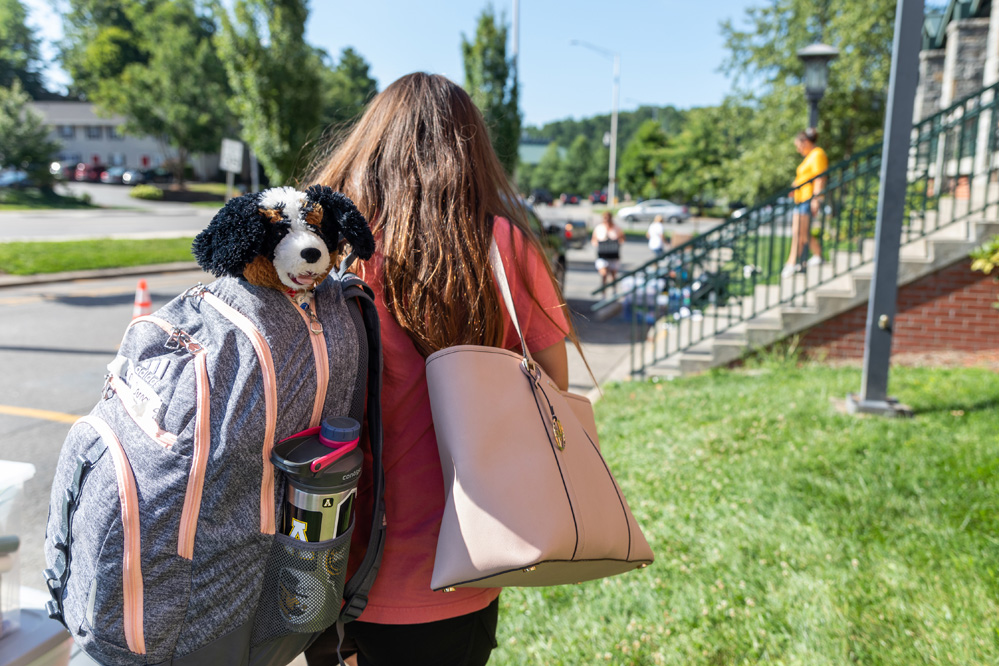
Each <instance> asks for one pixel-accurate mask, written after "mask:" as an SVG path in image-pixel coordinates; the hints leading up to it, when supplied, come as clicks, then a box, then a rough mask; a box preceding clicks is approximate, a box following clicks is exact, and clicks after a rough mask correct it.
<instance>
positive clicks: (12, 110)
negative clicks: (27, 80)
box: [0, 79, 59, 186]
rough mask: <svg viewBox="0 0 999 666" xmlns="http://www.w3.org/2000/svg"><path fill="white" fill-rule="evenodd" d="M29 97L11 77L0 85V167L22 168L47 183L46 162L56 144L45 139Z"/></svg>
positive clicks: (49, 179)
mask: <svg viewBox="0 0 999 666" xmlns="http://www.w3.org/2000/svg"><path fill="white" fill-rule="evenodd" d="M30 101H31V97H30V96H29V95H28V93H26V92H25V91H24V90H23V89H22V88H21V82H20V81H18V80H16V79H15V80H14V83H13V85H12V86H10V87H0V168H7V167H14V168H17V169H24V170H25V171H27V172H28V173H30V174H31V175H32V178H33V179H34V180H35V181H36V182H38V183H40V184H41V185H43V186H46V185H49V184H51V182H52V181H51V176H50V174H49V168H48V166H49V163H50V162H51V160H52V155H53V154H54V153H55V152H56V151H57V150H59V145H58V144H57V143H55V142H54V141H52V140H51V139H49V130H48V128H47V127H45V125H44V121H43V119H42V117H41V116H39V115H38V114H37V113H35V112H34V111H32V110H31V108H30V107H29V106H28V103H29V102H30Z"/></svg>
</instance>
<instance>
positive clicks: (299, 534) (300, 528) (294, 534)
mask: <svg viewBox="0 0 999 666" xmlns="http://www.w3.org/2000/svg"><path fill="white" fill-rule="evenodd" d="M306 527H308V525H307V524H306V523H305V521H304V520H296V519H295V518H292V519H291V532H289V533H288V536H290V537H291V538H292V539H297V540H298V541H308V540H309V537H307V536H305V528H306Z"/></svg>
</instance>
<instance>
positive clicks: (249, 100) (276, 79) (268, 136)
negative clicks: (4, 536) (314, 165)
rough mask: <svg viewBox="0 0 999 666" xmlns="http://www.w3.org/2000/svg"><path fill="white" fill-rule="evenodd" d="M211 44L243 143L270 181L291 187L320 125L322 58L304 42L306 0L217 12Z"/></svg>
mask: <svg viewBox="0 0 999 666" xmlns="http://www.w3.org/2000/svg"><path fill="white" fill-rule="evenodd" d="M217 11H218V16H219V19H220V22H221V26H222V29H221V30H220V31H219V33H218V35H217V38H216V44H217V46H218V50H219V55H220V56H221V58H222V62H223V64H224V65H225V70H226V73H227V75H228V79H229V85H230V87H231V88H232V91H233V94H232V97H231V98H230V108H231V109H232V111H233V113H234V114H235V115H236V117H237V118H238V120H239V122H240V124H241V125H242V138H243V140H244V141H246V142H247V143H248V144H249V145H250V147H251V148H252V149H253V151H254V152H255V153H256V155H257V158H258V159H259V160H260V163H261V165H262V166H263V167H264V171H266V173H267V177H268V179H269V180H270V181H271V183H273V184H284V183H289V182H292V181H293V180H294V178H295V176H296V175H297V174H298V173H299V171H300V170H302V169H303V168H304V167H305V166H306V164H307V155H306V154H305V152H304V148H305V146H306V145H307V144H308V143H309V141H310V139H313V138H316V137H317V135H318V133H319V131H320V129H321V127H322V122H323V117H322V109H323V97H324V92H323V82H324V74H323V69H324V65H323V63H322V54H321V53H320V52H318V51H316V50H315V49H313V48H311V47H310V46H309V45H308V44H306V43H305V41H304V38H303V35H304V32H305V20H306V18H307V17H308V13H309V12H308V8H307V3H306V2H305V0H236V1H235V2H234V3H233V10H232V14H231V15H230V13H229V11H228V10H226V9H224V8H222V7H221V6H219V7H218V10H217Z"/></svg>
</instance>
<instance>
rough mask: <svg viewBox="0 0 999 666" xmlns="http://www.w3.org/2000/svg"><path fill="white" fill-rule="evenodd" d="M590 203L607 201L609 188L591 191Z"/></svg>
mask: <svg viewBox="0 0 999 666" xmlns="http://www.w3.org/2000/svg"><path fill="white" fill-rule="evenodd" d="M590 203H607V190H595V191H593V192H591V193H590Z"/></svg>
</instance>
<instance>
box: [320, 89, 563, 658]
mask: <svg viewBox="0 0 999 666" xmlns="http://www.w3.org/2000/svg"><path fill="white" fill-rule="evenodd" d="M309 181H310V182H313V183H317V184H321V185H328V186H330V187H332V188H333V189H334V190H338V191H341V192H343V193H344V194H345V195H346V196H348V197H350V199H352V200H353V201H354V203H355V204H356V205H357V208H358V209H359V210H360V211H361V213H362V214H363V215H364V216H365V217H366V218H367V219H368V220H370V223H371V230H372V232H373V233H374V235H375V241H376V248H375V253H374V256H373V257H372V258H371V259H370V260H369V261H367V262H365V263H364V265H363V266H362V269H363V270H362V272H361V276H362V277H363V278H364V279H365V280H366V281H367V283H368V285H369V286H370V287H371V289H372V290H373V291H374V294H375V304H376V306H377V308H378V314H379V319H380V326H381V338H382V348H383V359H384V361H383V362H384V373H383V378H384V384H383V387H382V405H383V415H384V416H383V425H384V434H385V436H384V441H385V451H384V461H385V508H386V536H385V552H384V556H383V558H382V563H381V568H380V569H379V572H378V577H377V578H376V580H375V582H374V585H373V586H372V588H371V591H370V593H369V597H368V603H367V606H366V607H365V609H364V613H363V614H362V615H361V617H360V619H359V620H356V621H354V622H350V623H348V624H347V625H346V635H345V639H344V648H345V650H344V652H346V653H347V654H352V655H356V657H354V658H356V660H357V664H358V666H366V665H374V666H382V665H386V666H397V665H399V664H404V665H406V666H459V665H461V666H481V665H482V664H485V663H486V662H487V661H488V660H489V655H490V652H491V651H492V649H493V648H494V647H496V623H497V615H498V608H499V600H498V597H499V594H500V590H499V589H495V588H473V587H464V588H458V589H457V590H455V591H453V592H449V593H445V592H434V591H433V590H431V588H430V579H431V574H432V572H433V568H434V556H435V553H436V549H437V537H438V535H439V533H440V525H441V518H442V516H443V514H444V502H445V494H444V475H443V472H442V470H441V461H440V456H439V454H438V450H437V439H436V435H435V433H434V423H433V417H432V415H431V411H430V396H429V393H428V390H427V377H426V364H425V363H426V359H427V357H428V356H429V355H430V354H432V353H434V352H436V351H438V350H441V349H444V348H446V347H452V346H455V345H488V346H492V347H497V348H502V349H509V350H516V351H518V352H519V351H520V338H519V336H518V334H517V331H516V329H515V328H514V326H513V323H512V320H511V319H510V315H509V313H507V311H506V308H505V307H504V306H503V303H502V300H501V296H500V292H499V289H498V287H497V284H496V282H495V280H494V278H493V272H492V268H491V265H490V263H489V253H490V247H491V245H492V244H493V243H495V244H496V246H497V248H498V249H499V253H500V256H501V257H502V260H503V263H504V265H505V266H506V274H507V277H508V279H509V282H510V289H511V291H512V293H513V300H514V303H515V306H516V310H517V315H518V318H519V320H520V323H521V328H522V330H523V332H524V337H525V339H526V341H527V345H528V348H529V349H530V352H531V354H532V355H533V357H534V360H535V361H537V363H538V364H539V365H540V366H541V367H542V368H543V369H544V370H545V372H546V373H548V375H549V376H550V377H551V379H552V380H553V381H554V382H555V383H556V384H557V385H558V387H559V388H560V389H562V390H565V389H566V388H567V387H568V383H569V376H568V359H567V355H566V348H565V337H566V336H569V337H570V338H572V339H573V340H575V333H574V330H573V328H572V326H571V324H570V323H569V321H568V319H567V316H566V310H565V303H564V300H563V298H562V294H561V292H560V290H559V287H558V284H557V283H556V281H555V279H554V277H553V276H552V270H551V266H549V264H548V260H547V258H546V256H545V253H544V250H543V249H542V247H541V244H540V241H538V240H537V238H536V237H535V236H534V235H533V233H532V232H531V230H530V227H529V226H528V220H527V217H526V212H525V210H524V209H523V208H522V207H521V206H520V205H518V202H519V201H520V199H519V197H518V196H517V194H516V192H515V191H514V190H513V188H512V187H511V185H510V181H509V180H508V179H507V177H506V174H505V173H504V171H503V167H502V166H501V165H500V162H499V159H498V158H497V157H496V153H495V152H493V148H492V146H491V144H490V142H489V131H488V128H487V127H486V123H485V121H484V120H483V118H482V114H481V113H480V112H479V110H478V109H477V108H476V106H475V104H474V103H473V102H472V99H471V98H470V97H469V96H468V93H466V92H465V91H464V90H463V89H462V88H461V87H460V86H458V85H457V84H455V83H454V82H452V81H450V80H449V79H447V78H445V77H443V76H439V75H430V74H423V73H415V74H409V75H406V76H403V77H402V78H400V79H399V80H397V81H395V82H394V83H392V84H391V85H389V86H388V87H387V88H386V89H385V90H384V91H382V92H381V93H380V94H379V95H377V96H376V97H375V98H374V99H373V100H372V101H371V103H370V104H369V105H368V108H367V110H366V111H365V112H364V114H363V115H362V116H361V118H360V120H359V121H358V122H357V124H356V125H355V126H354V128H353V130H352V131H351V132H350V133H349V134H348V135H347V136H346V138H345V139H344V140H343V142H342V143H340V144H339V145H338V146H334V147H333V149H332V152H331V153H330V154H329V155H328V157H325V158H320V159H319V161H318V164H317V165H316V166H315V167H314V170H313V173H312V175H311V176H310V178H309ZM366 478H367V479H368V482H367V485H365V481H364V480H365V479H366ZM370 478H371V477H370V474H369V475H368V476H365V473H364V471H363V470H362V473H361V482H360V483H361V485H360V486H359V489H358V492H359V493H361V494H362V495H363V494H364V493H365V492H368V493H370V492H371V485H370V484H371V481H370ZM357 506H368V505H367V504H366V503H365V502H363V501H358V503H357ZM369 522H370V521H369V519H368V518H365V517H364V516H361V515H360V510H359V512H358V516H357V520H356V522H355V524H356V526H357V527H356V528H355V531H354V544H355V545H359V544H367V540H368V534H362V532H366V530H365V529H364V528H363V527H362V526H365V525H368V524H369ZM363 555H364V549H363V548H351V550H350V560H351V563H350V564H349V565H348V573H350V571H352V570H353V568H354V567H356V563H357V561H358V560H359V559H360V558H361V557H363ZM336 648H337V632H336V630H335V628H332V629H331V630H329V631H327V632H326V633H325V634H323V636H321V637H320V638H319V640H317V641H316V643H315V644H314V645H313V646H312V647H310V648H309V649H308V650H307V651H306V658H307V660H308V662H309V664H310V665H311V666H314V665H317V664H321V665H323V666H327V665H329V666H332V665H333V664H336V663H337V657H336Z"/></svg>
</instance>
